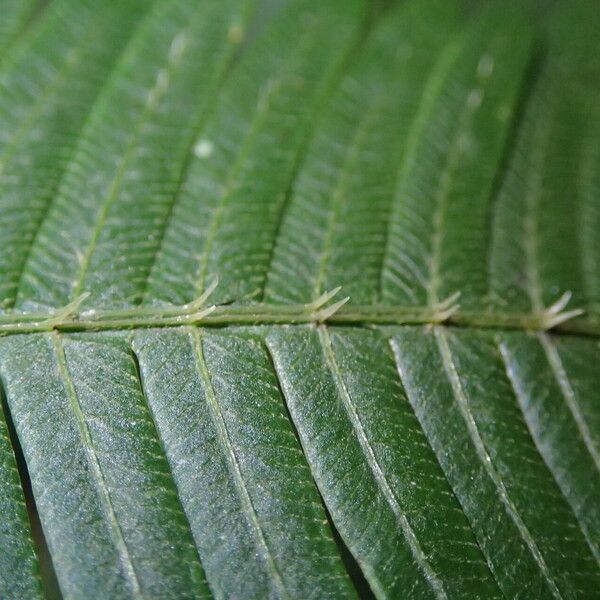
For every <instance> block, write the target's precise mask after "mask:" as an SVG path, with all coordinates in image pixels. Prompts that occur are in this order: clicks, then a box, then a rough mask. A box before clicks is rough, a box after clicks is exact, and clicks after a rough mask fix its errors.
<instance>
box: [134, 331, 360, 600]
mask: <svg viewBox="0 0 600 600" xmlns="http://www.w3.org/2000/svg"><path fill="white" fill-rule="evenodd" d="M135 348H136V351H137V353H138V356H139V357H140V366H141V371H142V376H143V381H144V387H145V389H146V391H147V394H148V401H149V403H150V407H151V409H152V411H153V414H154V417H155V419H156V423H157V427H158V430H159V432H160V434H161V437H162V439H163V443H164V447H165V451H166V453H167V456H168V457H169V461H170V463H171V465H172V468H173V472H174V476H175V478H176V481H177V483H178V485H179V490H180V495H181V499H182V502H183V503H184V506H185V508H186V512H187V514H188V515H189V516H190V522H191V524H192V530H193V532H194V535H195V538H196V540H197V544H198V548H199V552H200V557H201V559H202V561H203V564H204V565H205V566H206V570H207V574H208V576H209V579H210V581H211V585H212V589H213V592H214V593H215V595H216V596H217V597H226V598H239V597H248V598H271V597H273V598H285V597H291V598H322V597H330V598H352V597H354V595H355V594H354V593H353V591H352V587H351V584H350V580H349V579H348V576H347V575H346V574H345V572H344V569H343V566H342V562H341V559H340V557H339V554H338V552H337V548H336V546H335V544H334V542H333V538H332V534H331V531H330V529H329V526H328V525H327V519H326V516H325V512H324V510H323V506H322V505H321V502H320V500H319V496H318V494H317V491H316V488H315V486H314V483H313V482H312V478H311V476H310V471H309V469H308V465H307V464H306V461H305V459H304V456H303V454H302V451H301V449H300V445H299V443H298V441H297V439H296V437H295V436H294V432H293V429H292V425H291V424H290V422H289V420H288V417H287V413H286V410H285V405H284V403H283V399H282V397H281V393H280V391H279V388H278V385H277V378H276V376H275V374H274V372H273V370H272V368H271V365H270V362H269V357H268V355H267V352H266V349H265V348H264V345H263V344H262V343H261V341H260V339H257V338H256V337H255V336H249V337H246V336H245V337H238V336H236V335H226V334H223V335H202V336H201V334H200V333H199V332H198V330H197V329H192V330H190V331H189V332H185V331H184V332H175V331H173V332H165V333H162V332H161V333H157V332H155V331H150V332H148V333H144V334H138V335H137V336H136V341H135ZM169 357H172V359H169Z"/></svg>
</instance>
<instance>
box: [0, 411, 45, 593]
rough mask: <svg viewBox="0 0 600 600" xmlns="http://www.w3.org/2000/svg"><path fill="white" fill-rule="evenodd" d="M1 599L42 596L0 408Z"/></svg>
mask: <svg viewBox="0 0 600 600" xmlns="http://www.w3.org/2000/svg"><path fill="white" fill-rule="evenodd" d="M0 518H1V519H2V521H1V522H0V548H2V553H1V554H0V598H18V597H21V598H31V599H32V600H33V599H34V598H42V590H41V586H40V579H39V566H38V562H37V558H36V556H35V552H34V548H33V542H32V539H31V533H30V530H29V523H28V521H27V510H26V508H25V500H24V498H23V491H22V490H21V482H20V480H19V473H18V471H17V463H16V461H15V455H14V454H13V449H12V447H11V441H10V437H9V432H8V427H7V424H6V421H5V419H4V414H3V410H2V408H1V407H0Z"/></svg>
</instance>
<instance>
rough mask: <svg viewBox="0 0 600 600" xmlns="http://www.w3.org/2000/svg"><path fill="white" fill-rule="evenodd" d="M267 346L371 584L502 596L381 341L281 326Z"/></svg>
mask: <svg viewBox="0 0 600 600" xmlns="http://www.w3.org/2000/svg"><path fill="white" fill-rule="evenodd" d="M269 347H270V349H271V352H272V353H273V357H274V360H275V365H276V367H277V372H278V375H279V379H280V381H281V384H282V387H283V389H284V392H285V394H286V398H287V401H288V405H289V407H290V412H291V416H292V418H293V420H294V423H295V425H296V427H297V428H298V431H299V434H300V439H301V440H302V444H303V447H304V450H305V453H306V456H307V458H308V460H309V463H310V465H311V468H312V471H313V473H314V476H315V480H316V481H317V484H318V485H319V489H320V491H321V494H322V495H323V498H324V500H325V502H326V504H327V506H328V508H329V510H330V512H331V515H332V517H333V521H334V523H335V525H336V527H337V529H338V530H339V532H340V534H341V535H342V537H343V538H344V540H345V542H346V544H347V545H348V547H349V548H350V550H351V551H352V553H353V554H354V556H355V557H356V559H357V560H358V562H359V564H360V565H361V567H362V569H363V572H364V573H365V576H366V577H367V579H368V580H369V583H370V584H371V587H372V589H373V590H374V591H375V593H376V594H377V595H378V596H379V597H393V598H401V597H402V596H403V595H405V596H406V597H410V598H449V597H469V598H499V597H501V593H500V590H499V589H498V587H497V585H496V583H495V582H494V580H493V578H492V574H491V573H490V571H489V569H488V567H487V565H486V563H485V560H484V558H483V555H482V554H481V551H480V550H479V548H478V546H477V543H476V542H475V538H474V537H473V534H472V532H471V530H470V528H469V526H468V523H467V521H466V519H465V517H464V515H463V513H462V511H461V509H460V507H459V504H458V502H457V501H456V498H455V497H454V495H453V493H452V491H451V489H450V487H449V486H448V483H447V481H446V479H445V478H444V476H443V473H442V471H441V469H440V467H439V465H438V463H437V462H436V460H435V456H434V455H433V452H432V451H431V449H430V447H429V446H428V444H427V441H426V438H425V437H424V436H423V432H422V431H421V429H420V426H419V423H418V421H417V420H416V419H415V415H414V413H413V412H412V409H411V407H410V405H409V403H408V401H407V399H406V396H405V395H404V392H403V391H402V388H401V386H400V382H399V379H398V374H397V371H396V369H395V368H394V362H393V358H392V356H391V351H390V349H389V347H388V345H387V343H386V340H385V339H384V338H383V337H382V336H380V335H378V334H377V333H374V332H373V333H372V332H365V331H360V330H355V331H351V332H343V333H329V331H328V330H327V329H325V328H320V329H319V330H318V331H315V330H302V331H297V332H294V333H290V332H287V331H282V330H280V331H276V332H274V333H272V334H271V335H270V336H269ZM307 373H308V374H310V376H309V377H307V376H306V374H307ZM381 415H385V419H382V418H381Z"/></svg>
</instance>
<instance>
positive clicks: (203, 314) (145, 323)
mask: <svg viewBox="0 0 600 600" xmlns="http://www.w3.org/2000/svg"><path fill="white" fill-rule="evenodd" d="M192 304H193V303H192ZM190 306H191V305H183V306H173V305H162V306H155V307H149V306H145V307H140V306H134V307H131V308H129V309H123V310H117V311H115V310H104V309H102V310H97V309H94V308H86V309H85V310H83V311H82V312H68V310H66V309H65V308H47V309H46V310H44V311H39V312H17V311H10V312H7V313H4V314H0V336H2V335H15V334H28V333H35V332H49V331H63V332H70V331H72V332H76V331H112V330H126V329H146V328H164V327H170V328H173V327H183V326H190V325H192V326H202V327H219V328H222V327H227V326H244V325H303V324H304V325H305V324H314V323H327V324H328V325H334V326H335V325H339V326H343V325H352V326H365V327H369V326H387V325H390V326H391V325H451V326H458V327H469V328H475V329H493V330H516V331H526V332H548V331H558V332H561V333H567V334H573V335H579V336H586V337H593V338H600V316H599V315H596V314H595V313H593V314H591V313H590V314H587V315H585V316H583V317H578V318H576V319H570V320H567V321H565V322H562V323H559V324H558V325H555V326H549V325H548V324H547V322H546V319H547V318H548V316H549V315H548V313H547V311H540V312H491V311H490V310H487V309H485V308H483V309H481V310H479V311H474V310H461V309H460V308H459V309H457V310H456V311H455V312H453V313H452V314H450V315H448V314H447V311H442V310H440V309H439V308H438V307H435V306H434V307H431V306H402V305H352V304H350V303H349V304H346V305H344V306H342V307H341V308H339V309H338V310H337V311H335V312H334V314H330V315H328V316H326V317H325V318H323V317H322V316H321V315H322V311H323V310H324V308H325V309H326V308H327V307H322V306H318V307H316V306H315V305H314V304H270V303H256V304H245V305H235V304H224V305H217V306H214V307H210V308H209V310H207V309H206V307H198V308H197V311H196V312H190V308H189V307H190ZM67 308H68V307H67ZM61 312H65V315H64V316H63V317H60V316H59V315H60V313H61ZM207 313H208V314H207Z"/></svg>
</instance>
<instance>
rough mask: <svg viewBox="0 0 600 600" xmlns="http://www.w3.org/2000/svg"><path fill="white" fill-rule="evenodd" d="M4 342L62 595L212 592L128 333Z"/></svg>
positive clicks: (10, 390) (18, 421)
mask: <svg viewBox="0 0 600 600" xmlns="http://www.w3.org/2000/svg"><path fill="white" fill-rule="evenodd" d="M8 342H9V343H8V345H7V346H6V347H5V348H4V350H5V352H4V353H3V355H2V364H0V372H1V373H2V377H3V381H4V382H5V385H6V390H7V395H8V401H9V404H10V408H11V413H12V414H13V415H14V419H15V426H16V428H17V431H18V434H19V439H20V440H21V443H22V445H23V452H24V454H25V458H26V460H27V464H28V465H29V468H30V472H31V478H32V485H33V490H34V494H35V496H36V503H37V506H38V510H39V512H40V517H41V519H42V522H43V523H44V525H45V534H46V537H47V539H48V545H49V548H50V552H51V554H52V560H53V562H54V565H55V568H56V571H57V575H58V578H59V582H60V584H61V589H62V590H63V592H64V593H65V595H67V596H75V597H79V596H81V597H83V596H86V597H89V596H90V595H91V596H96V597H97V596H100V597H110V598H141V597H144V598H203V597H208V590H207V588H206V583H205V582H204V578H203V573H202V570H201V567H200V562H199V559H198V554H197V551H196V548H195V546H194V544H193V542H192V536H191V533H190V529H189V525H188V523H187V520H186V519H185V516H184V513H183V510H182V507H181V504H180V502H179V499H178V496H177V491H176V488H175V485H174V483H173V480H172V477H171V475H170V471H169V468H168V464H167V460H166V458H165V456H164V453H163V451H162V447H161V444H160V441H159V438H158V436H157V432H156V429H155V427H154V423H153V421H152V417H151V414H150V411H149V408H148V406H147V404H146V402H145V400H144V397H143V395H142V393H141V388H140V385H139V381H138V378H137V375H136V370H135V362H134V359H133V354H132V353H131V352H130V351H129V348H128V345H127V344H126V343H124V342H123V341H122V340H121V339H119V338H104V337H98V336H94V337H93V338H83V339H79V338H68V339H64V338H63V337H62V336H60V335H58V334H48V335H45V336H39V337H36V336H34V337H21V336H20V337H14V338H11V339H10V340H8ZM41 365H43V366H44V369H40V368H39V367H40V366H41ZM30 394H32V395H33V398H34V400H35V401H31V396H30Z"/></svg>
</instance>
